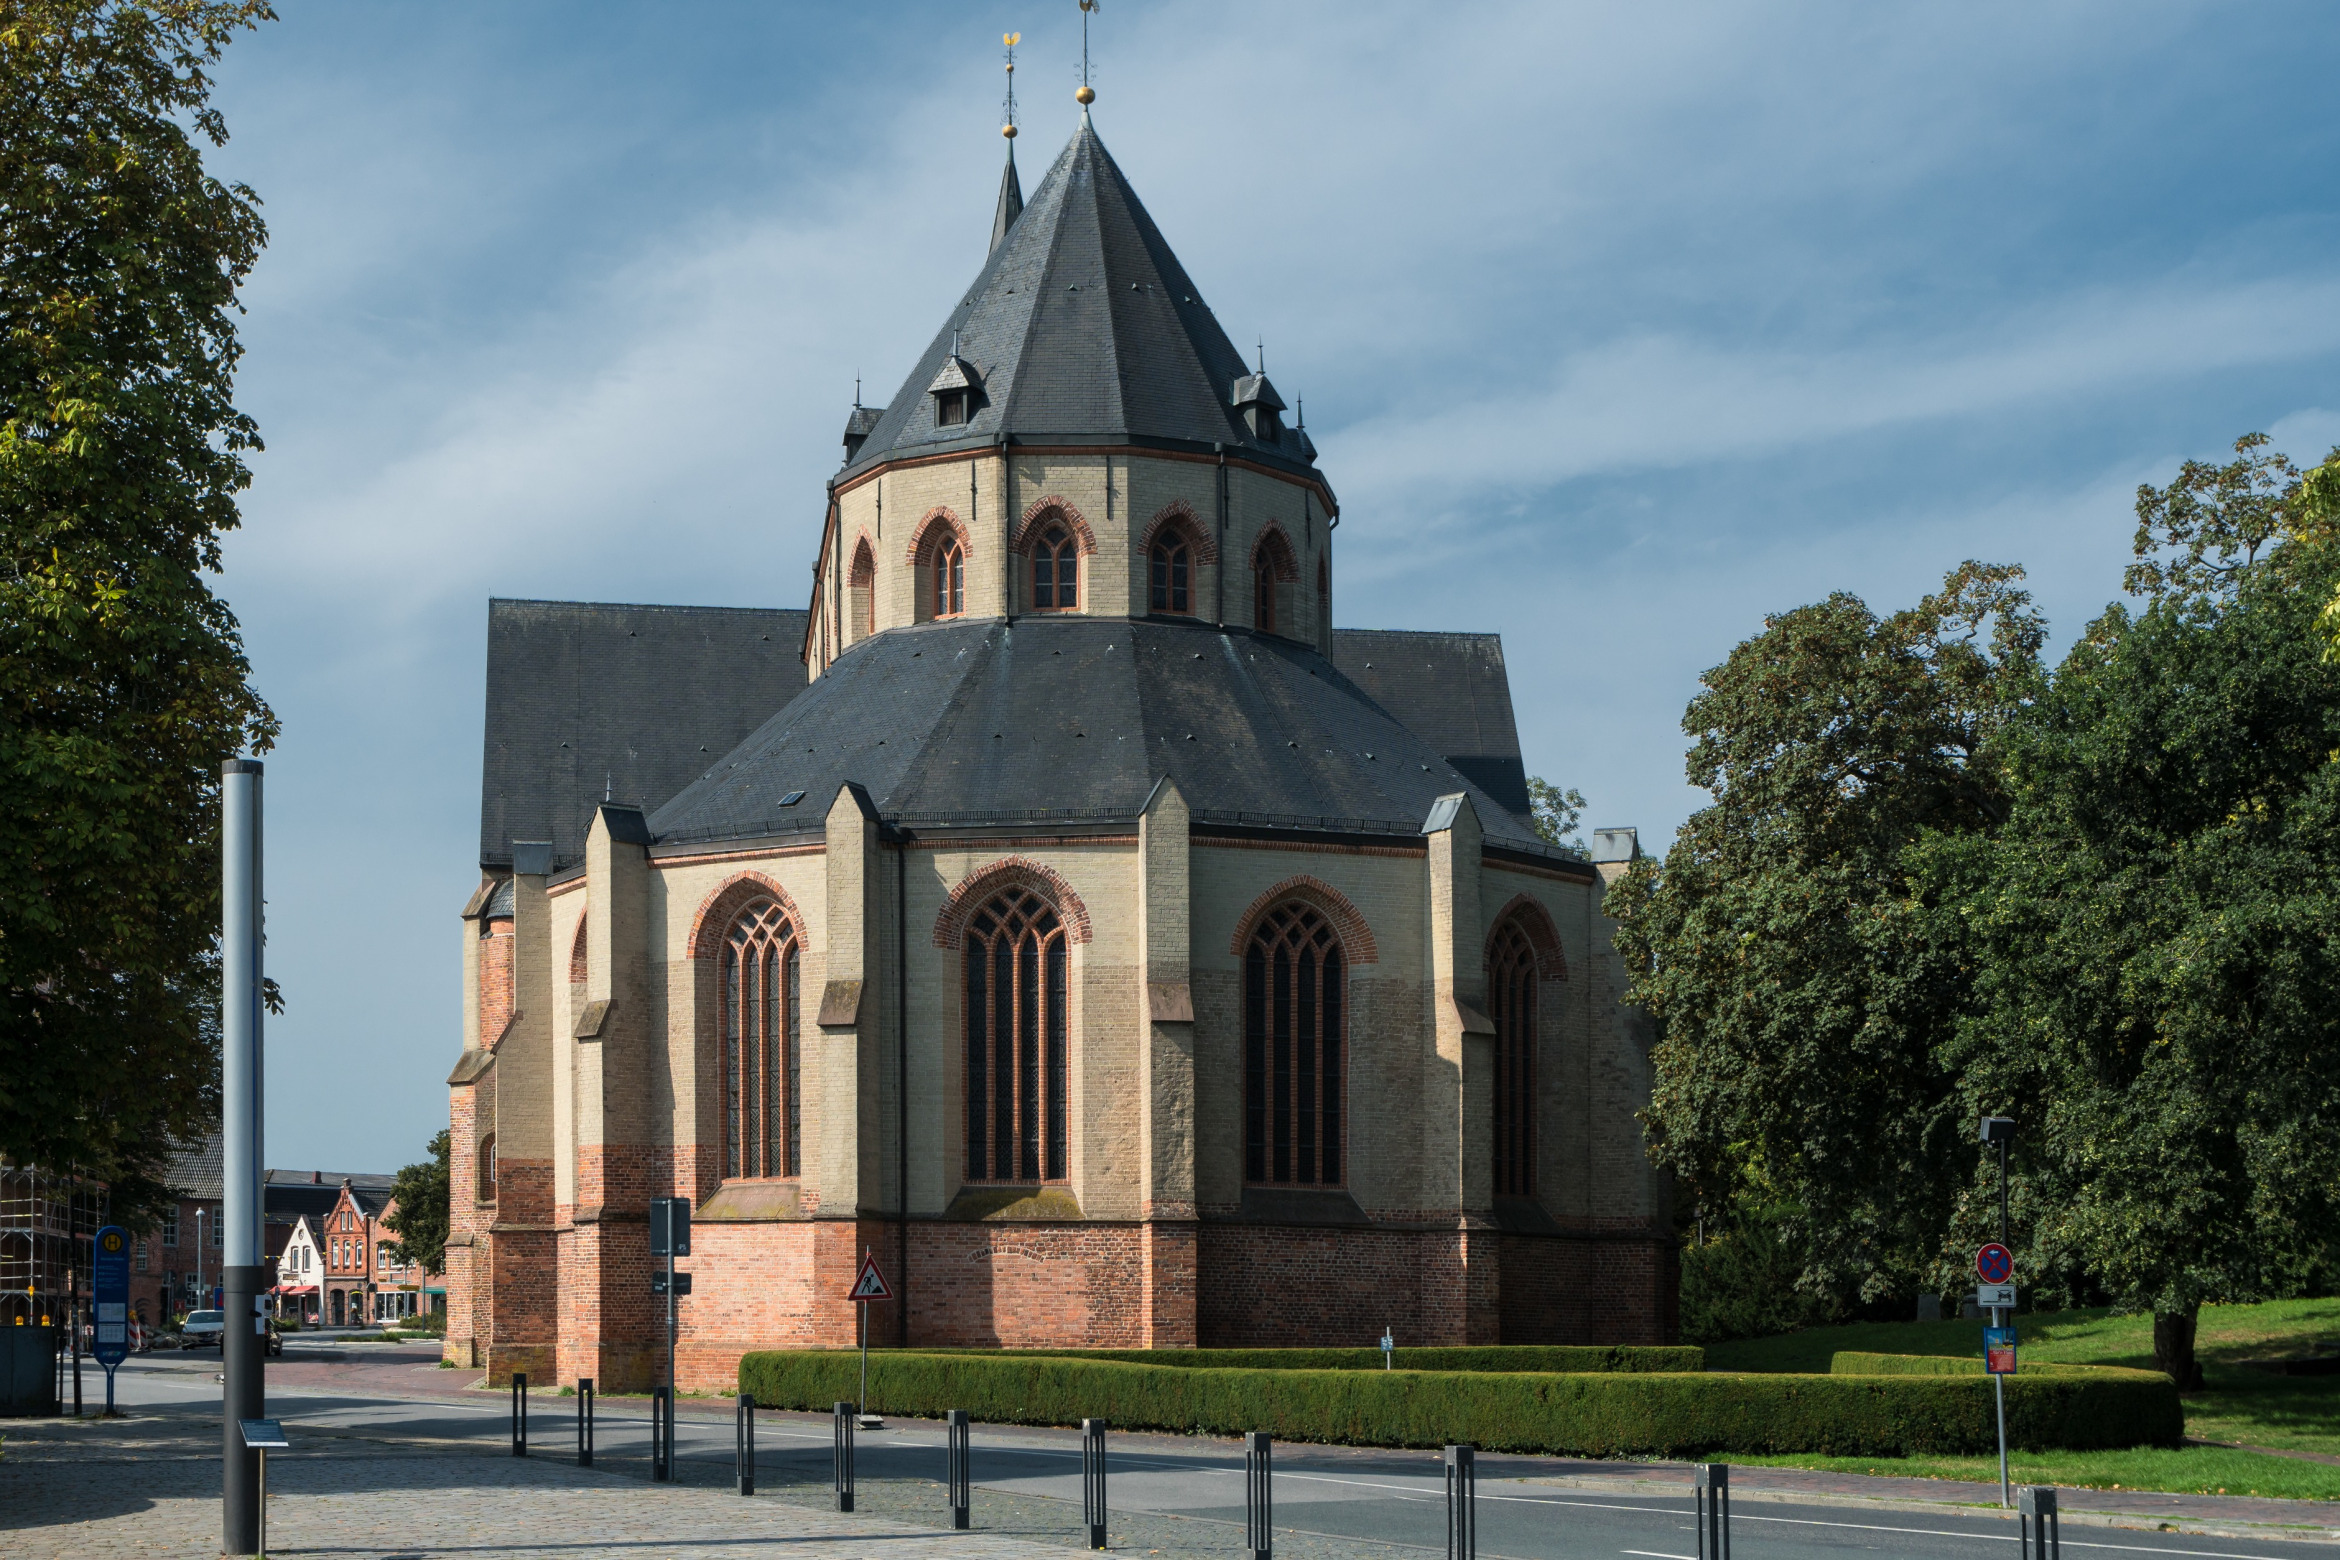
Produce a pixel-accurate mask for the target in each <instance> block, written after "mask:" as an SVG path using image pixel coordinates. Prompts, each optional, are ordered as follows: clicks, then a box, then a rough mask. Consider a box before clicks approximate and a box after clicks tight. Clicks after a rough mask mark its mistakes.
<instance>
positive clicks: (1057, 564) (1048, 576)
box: [1032, 525, 1081, 612]
mask: <svg viewBox="0 0 2340 1560" xmlns="http://www.w3.org/2000/svg"><path fill="white" fill-rule="evenodd" d="M1080 581H1081V564H1080V546H1079V544H1078V543H1076V542H1075V541H1074V540H1073V539H1072V536H1071V534H1070V533H1069V532H1067V531H1066V530H1065V529H1064V528H1063V527H1062V526H1054V525H1052V526H1050V527H1049V528H1048V531H1047V534H1046V535H1044V536H1042V537H1041V538H1040V540H1039V542H1038V544H1037V545H1035V546H1034V547H1033V549H1032V608H1033V610H1034V611H1036V612H1070V611H1071V610H1072V609H1073V608H1074V607H1077V606H1079V605H1080Z"/></svg>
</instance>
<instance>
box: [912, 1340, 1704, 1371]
mask: <svg viewBox="0 0 2340 1560" xmlns="http://www.w3.org/2000/svg"><path fill="white" fill-rule="evenodd" d="M917 1352H919V1353H921V1354H980V1355H985V1356H989V1357H992V1358H998V1357H1001V1356H1007V1357H1009V1358H1016V1359H1056V1360H1110V1361H1112V1362H1114V1363H1116V1364H1121V1365H1168V1366H1172V1367H1175V1368H1177V1369H1180V1370H1198V1369H1199V1370H1380V1369H1381V1368H1382V1363H1381V1351H1380V1350H1379V1349H921V1350H918V1351H917ZM1396 1368H1397V1369H1399V1370H1468V1371H1523V1370H1524V1371H1540V1372H1545V1373H1553V1372H1557V1373H1561V1374H1574V1373H1576V1372H1579V1371H1639V1372H1649V1371H1664V1372H1669V1373H1675V1374H1679V1373H1681V1372H1683V1371H1702V1370H1704V1369H1706V1351H1705V1350H1704V1349H1700V1348H1695V1347H1689V1346H1685V1347H1681V1348H1630V1347H1626V1346H1623V1345H1618V1346H1616V1347H1599V1346H1573V1345H1566V1346H1564V1345H1556V1344H1552V1345H1547V1344H1513V1345H1511V1346H1510V1347H1508V1348H1501V1347H1487V1348H1452V1349H1443V1348H1421V1349H1400V1350H1398V1351H1397V1359H1396Z"/></svg>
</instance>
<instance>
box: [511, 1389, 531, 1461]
mask: <svg viewBox="0 0 2340 1560" xmlns="http://www.w3.org/2000/svg"><path fill="white" fill-rule="evenodd" d="M512 1455H513V1456H514V1457H526V1456H527V1455H528V1373H527V1372H526V1371H521V1370H516V1371H514V1372H512Z"/></svg>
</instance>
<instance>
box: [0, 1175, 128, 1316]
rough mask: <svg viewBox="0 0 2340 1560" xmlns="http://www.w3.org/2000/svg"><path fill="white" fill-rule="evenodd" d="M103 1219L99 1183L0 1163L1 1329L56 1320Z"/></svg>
mask: <svg viewBox="0 0 2340 1560" xmlns="http://www.w3.org/2000/svg"><path fill="white" fill-rule="evenodd" d="M105 1222H106V1189H105V1187H104V1185H103V1184H101V1183H99V1182H96V1181H90V1180H84V1179H83V1178H81V1177H79V1176H70V1175H52V1174H50V1173H49V1172H48V1171H45V1170H31V1169H26V1168H25V1167H24V1166H22V1165H12V1164H8V1163H6V1162H5V1161H0V1327H14V1326H16V1325H18V1324H20V1323H23V1324H29V1325H50V1324H59V1325H61V1324H62V1323H63V1322H64V1320H65V1318H66V1316H67V1315H68V1313H69V1312H70V1311H71V1309H72V1300H71V1296H72V1294H73V1293H74V1291H75V1289H76V1287H78V1288H79V1290H80V1291H81V1292H82V1293H83V1294H84V1295H86V1294H87V1293H88V1290H89V1258H90V1243H91V1241H92V1240H93V1239H94V1238H95V1237H96V1235H97V1232H98V1230H99V1229H100V1228H101V1227H103V1226H104V1224H105ZM76 1275H79V1281H78V1285H77V1284H76Z"/></svg>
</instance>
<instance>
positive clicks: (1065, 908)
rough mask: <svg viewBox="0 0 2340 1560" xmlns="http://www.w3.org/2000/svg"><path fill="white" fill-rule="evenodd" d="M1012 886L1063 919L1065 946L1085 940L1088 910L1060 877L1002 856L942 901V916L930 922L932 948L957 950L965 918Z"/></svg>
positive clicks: (1034, 863) (1028, 860)
mask: <svg viewBox="0 0 2340 1560" xmlns="http://www.w3.org/2000/svg"><path fill="white" fill-rule="evenodd" d="M1014 883H1021V884H1023V885H1024V886H1025V887H1027V888H1029V889H1031V890H1032V891H1033V892H1034V893H1036V894H1038V895H1040V896H1041V897H1042V898H1043V899H1046V900H1047V901H1048V902H1049V903H1051V904H1053V905H1054V906H1056V913H1057V914H1058V915H1059V916H1061V917H1062V918H1063V919H1064V933H1065V939H1066V940H1067V941H1068V942H1077V943H1085V942H1087V941H1088V940H1089V907H1088V906H1087V905H1085V904H1083V903H1082V902H1081V896H1080V895H1079V894H1077V893H1075V892H1074V891H1073V886H1072V885H1071V884H1070V883H1067V882H1066V881H1065V880H1064V876H1063V874H1061V873H1059V872H1057V871H1056V870H1055V869H1054V868H1052V867H1047V866H1043V865H1041V864H1040V863H1039V862H1037V861H1034V860H1032V859H1031V858H1030V857H1029V856H1006V857H1003V858H1001V859H1000V860H998V861H994V862H992V863H991V864H989V865H988V866H983V867H978V868H977V869H976V870H975V871H973V872H970V873H968V874H967V875H966V876H965V877H964V878H962V879H960V880H959V886H958V887H957V888H954V889H952V890H951V897H950V898H948V899H946V900H944V901H943V907H942V912H941V913H940V914H939V915H937V916H936V917H935V918H934V945H935V946H936V947H937V948H956V947H958V946H959V944H960V942H961V941H962V940H963V939H964V938H965V937H966V935H967V918H968V917H969V916H971V915H973V914H974V913H975V912H976V911H978V910H980V909H982V908H983V906H984V905H985V904H987V903H989V902H990V899H991V896H992V895H994V894H996V893H998V892H999V891H1000V890H1001V889H1003V888H1006V887H1008V886H1009V885H1010V884H1014Z"/></svg>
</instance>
